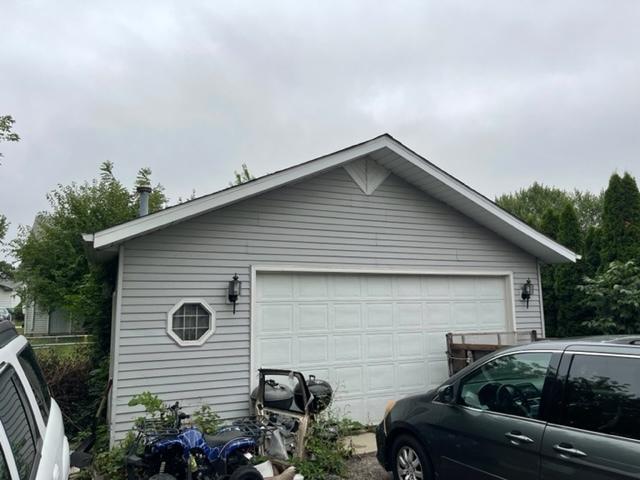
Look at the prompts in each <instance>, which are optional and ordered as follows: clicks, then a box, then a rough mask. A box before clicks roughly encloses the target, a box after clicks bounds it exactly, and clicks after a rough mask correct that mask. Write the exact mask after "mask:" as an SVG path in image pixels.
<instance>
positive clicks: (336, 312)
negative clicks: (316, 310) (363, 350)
mask: <svg viewBox="0 0 640 480" xmlns="http://www.w3.org/2000/svg"><path fill="white" fill-rule="evenodd" d="M333 325H334V328H335V329H336V330H353V329H355V330H360V329H361V328H362V307H361V305H360V304H335V305H334V306H333Z"/></svg>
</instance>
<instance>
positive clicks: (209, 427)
mask: <svg viewBox="0 0 640 480" xmlns="http://www.w3.org/2000/svg"><path fill="white" fill-rule="evenodd" d="M191 419H192V420H193V424H194V425H195V426H196V427H198V428H199V429H200V430H202V433H206V434H207V435H213V434H214V433H216V432H217V431H218V430H219V429H220V426H221V425H222V421H221V420H220V417H219V416H218V414H217V413H216V412H214V411H213V409H212V408H211V407H210V406H209V405H202V407H200V408H199V409H198V410H196V411H195V412H193V414H192V415H191Z"/></svg>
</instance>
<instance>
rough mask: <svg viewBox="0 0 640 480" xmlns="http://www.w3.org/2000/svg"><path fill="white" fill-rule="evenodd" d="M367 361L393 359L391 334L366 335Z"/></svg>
mask: <svg viewBox="0 0 640 480" xmlns="http://www.w3.org/2000/svg"><path fill="white" fill-rule="evenodd" d="M366 338H367V360H373V361H376V360H392V359H393V334H391V333H383V334H375V335H367V336H366Z"/></svg>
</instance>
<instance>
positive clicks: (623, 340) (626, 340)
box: [607, 335, 640, 345]
mask: <svg viewBox="0 0 640 480" xmlns="http://www.w3.org/2000/svg"><path fill="white" fill-rule="evenodd" d="M607 343H615V344H616V345H640V335H628V336H626V337H618V338H613V339H611V340H610V341H607Z"/></svg>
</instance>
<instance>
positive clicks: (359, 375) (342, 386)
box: [334, 366, 365, 397]
mask: <svg viewBox="0 0 640 480" xmlns="http://www.w3.org/2000/svg"><path fill="white" fill-rule="evenodd" d="M334 378H335V383H334V386H335V387H334V388H336V390H337V391H338V393H339V394H340V395H341V396H343V397H346V396H349V395H358V396H362V395H363V394H364V393H365V389H364V383H363V382H364V367H362V366H358V367H336V369H335V376H334Z"/></svg>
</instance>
